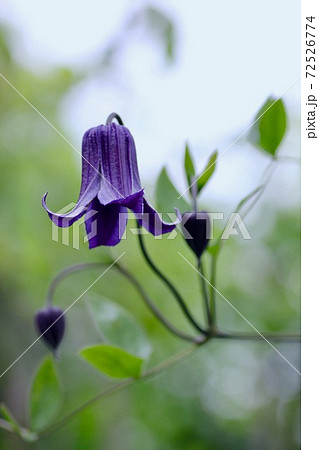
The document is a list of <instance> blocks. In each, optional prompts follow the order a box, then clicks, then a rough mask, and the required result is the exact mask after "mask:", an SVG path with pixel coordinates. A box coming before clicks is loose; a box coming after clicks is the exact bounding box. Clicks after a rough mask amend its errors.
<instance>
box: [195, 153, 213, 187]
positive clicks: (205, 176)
mask: <svg viewBox="0 0 319 450" xmlns="http://www.w3.org/2000/svg"><path fill="white" fill-rule="evenodd" d="M217 156H218V152H217V150H215V151H214V152H213V153H212V154H211V156H210V158H209V160H208V163H207V164H206V167H205V169H204V170H203V172H202V174H201V175H200V176H199V177H198V179H197V192H198V193H199V192H200V191H201V190H202V189H203V187H204V186H205V185H206V183H207V182H208V181H209V179H210V177H211V176H212V175H213V173H214V172H215V169H216V160H217Z"/></svg>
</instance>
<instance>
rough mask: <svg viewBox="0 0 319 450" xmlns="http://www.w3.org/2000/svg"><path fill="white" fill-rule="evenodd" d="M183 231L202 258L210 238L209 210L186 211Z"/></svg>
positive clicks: (197, 254)
mask: <svg viewBox="0 0 319 450" xmlns="http://www.w3.org/2000/svg"><path fill="white" fill-rule="evenodd" d="M182 233H183V236H184V238H185V240H186V242H187V244H188V245H189V246H190V248H191V249H192V250H193V252H194V253H195V255H196V256H197V258H200V257H201V255H202V253H203V252H204V250H205V249H206V247H207V245H208V242H209V238H210V219H209V215H208V214H207V212H204V211H202V212H193V213H191V212H186V213H184V214H183V218H182Z"/></svg>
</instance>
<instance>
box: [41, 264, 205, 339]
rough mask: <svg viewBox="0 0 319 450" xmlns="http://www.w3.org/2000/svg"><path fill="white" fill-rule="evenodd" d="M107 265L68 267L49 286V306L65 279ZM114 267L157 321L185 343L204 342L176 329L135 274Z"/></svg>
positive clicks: (117, 266)
mask: <svg viewBox="0 0 319 450" xmlns="http://www.w3.org/2000/svg"><path fill="white" fill-rule="evenodd" d="M108 265H109V264H107V263H102V262H101V263H82V264H75V265H74V266H70V267H67V268H66V269H64V270H62V272H60V273H59V274H58V275H57V276H56V277H55V278H54V279H53V281H52V283H51V284H50V286H49V290H48V293H47V299H46V304H47V305H48V306H51V305H52V302H53V296H54V293H55V290H56V288H57V287H58V285H59V284H60V283H61V281H63V280H64V279H65V278H67V277H68V276H69V275H71V274H73V273H75V272H78V271H80V270H86V269H94V268H97V267H101V266H103V267H105V266H108ZM114 267H115V268H116V269H117V270H118V271H119V272H120V273H121V274H122V275H124V276H125V277H126V278H127V279H128V280H129V281H130V282H131V283H132V284H133V285H134V286H135V288H136V290H137V291H138V292H139V294H140V296H141V297H142V299H143V300H144V302H145V303H146V305H147V306H148V307H149V308H150V310H151V311H152V312H153V314H154V315H155V316H156V317H157V319H158V320H159V321H160V322H161V323H162V324H163V325H164V326H165V327H166V328H167V329H168V330H169V331H170V332H171V333H173V334H175V335H176V336H178V337H180V338H181V339H184V340H185V341H188V342H192V343H194V344H200V343H201V342H202V339H201V338H200V337H196V336H191V335H188V334H186V333H183V332H182V331H179V330H178V329H177V328H175V327H174V325H172V324H171V323H170V322H169V321H168V320H167V319H166V318H165V317H164V316H163V314H162V313H161V312H160V310H159V309H158V308H157V307H156V305H155V304H154V303H153V302H152V300H151V299H150V297H149V296H148V294H147V293H146V292H145V290H144V289H143V287H142V285H141V284H140V283H139V281H138V280H137V279H136V278H135V277H134V275H133V274H131V273H130V272H129V271H128V270H127V269H125V268H124V267H123V266H121V265H120V264H119V263H115V264H114Z"/></svg>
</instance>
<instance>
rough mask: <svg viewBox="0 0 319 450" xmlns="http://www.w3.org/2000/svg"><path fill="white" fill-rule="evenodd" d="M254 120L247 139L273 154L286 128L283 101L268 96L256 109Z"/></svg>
mask: <svg viewBox="0 0 319 450" xmlns="http://www.w3.org/2000/svg"><path fill="white" fill-rule="evenodd" d="M255 121H256V123H255V124H254V125H253V127H252V131H251V132H250V134H249V137H248V139H249V140H250V142H251V143H252V144H254V145H255V146H257V147H259V148H261V149H263V150H265V151H266V152H267V153H269V154H270V155H272V156H275V154H276V150H277V148H278V147H279V144H280V143H281V141H282V139H283V137H284V135H285V132H286V128H287V118H286V110H285V105H284V103H283V101H282V100H281V99H276V98H274V97H269V98H268V99H267V100H266V102H265V103H264V104H263V106H262V107H261V108H260V110H259V111H258V113H257V115H256V117H255Z"/></svg>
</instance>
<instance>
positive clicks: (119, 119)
mask: <svg viewBox="0 0 319 450" xmlns="http://www.w3.org/2000/svg"><path fill="white" fill-rule="evenodd" d="M114 119H116V120H117V121H118V123H119V124H120V125H124V123H123V120H122V119H121V118H120V116H119V115H118V114H117V113H111V114H110V115H109V116H108V118H107V119H106V125H109V124H110V123H112V121H113V120H114Z"/></svg>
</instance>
